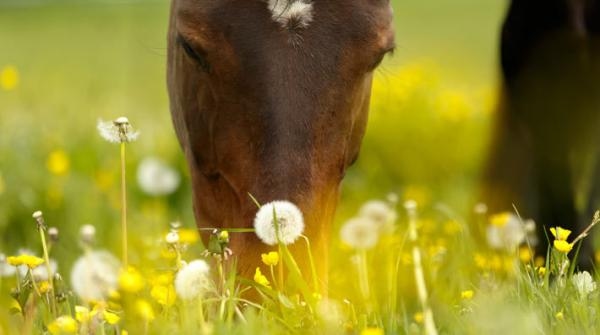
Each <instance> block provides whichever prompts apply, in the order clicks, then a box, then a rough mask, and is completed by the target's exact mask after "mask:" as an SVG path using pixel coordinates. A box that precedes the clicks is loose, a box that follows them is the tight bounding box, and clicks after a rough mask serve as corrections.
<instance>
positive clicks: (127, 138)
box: [97, 116, 140, 143]
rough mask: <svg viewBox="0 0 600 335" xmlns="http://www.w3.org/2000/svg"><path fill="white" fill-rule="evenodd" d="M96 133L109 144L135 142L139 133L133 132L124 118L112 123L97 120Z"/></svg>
mask: <svg viewBox="0 0 600 335" xmlns="http://www.w3.org/2000/svg"><path fill="white" fill-rule="evenodd" d="M97 128H98V133H99V134H100V136H101V137H102V138H103V139H105V140H106V141H108V142H110V143H125V142H133V141H135V140H137V138H138V136H139V135H140V132H139V131H134V130H133V128H132V127H131V124H130V123H129V120H128V119H127V118H126V117H123V116H122V117H120V118H118V119H116V120H114V121H102V120H98V125H97Z"/></svg>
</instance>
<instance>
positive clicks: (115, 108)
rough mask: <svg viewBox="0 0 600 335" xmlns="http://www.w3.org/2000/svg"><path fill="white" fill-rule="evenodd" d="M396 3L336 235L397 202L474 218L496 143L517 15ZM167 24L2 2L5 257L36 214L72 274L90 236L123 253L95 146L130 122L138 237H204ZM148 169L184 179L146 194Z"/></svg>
mask: <svg viewBox="0 0 600 335" xmlns="http://www.w3.org/2000/svg"><path fill="white" fill-rule="evenodd" d="M393 2H394V9H395V16H396V17H395V20H396V21H395V23H396V39H397V45H398V47H397V50H396V52H395V55H394V56H393V57H392V58H389V59H387V60H386V62H385V63H384V64H383V66H382V67H381V68H380V69H379V70H378V73H377V79H376V83H375V85H374V86H375V87H374V94H373V103H372V109H371V117H370V123H369V128H368V131H367V134H366V138H365V141H364V144H363V149H362V152H361V157H360V158H359V160H358V162H357V164H356V165H355V166H354V167H352V168H351V169H350V171H349V173H348V174H347V177H346V179H345V181H344V183H343V192H342V197H341V203H340V208H339V210H338V216H337V220H336V222H338V223H339V222H341V221H343V220H345V219H346V218H348V217H349V216H351V215H353V214H354V213H355V211H356V209H357V207H358V206H359V204H360V203H362V202H364V201H366V200H368V199H371V198H384V197H385V196H386V195H387V194H388V193H389V192H395V193H397V194H398V195H399V196H400V198H408V197H410V198H415V199H417V200H418V201H419V202H420V203H421V204H422V205H423V206H430V207H432V206H434V205H436V204H445V205H447V208H451V209H452V210H453V211H455V212H456V213H459V214H460V213H465V211H466V210H468V208H469V207H470V206H471V204H472V200H473V194H474V192H473V191H474V190H475V185H476V181H477V175H478V173H479V170H480V166H481V162H482V157H483V153H484V150H485V147H486V144H487V142H488V138H489V127H490V121H491V117H492V116H493V107H494V104H495V96H496V94H495V92H496V82H497V75H496V74H497V49H498V48H497V46H498V34H499V28H500V24H501V21H502V16H503V12H504V10H505V6H506V5H507V1H501V0H488V1H480V0H454V1H450V0H428V1H425V0H405V1H399V0H396V1H393ZM168 10H169V1H167V0H156V1H150V0H139V1H125V0H124V1H120V0H106V1H100V0H98V1H88V0H77V1H67V0H64V1H60V0H0V71H2V74H1V76H0V83H1V86H0V232H1V237H0V252H4V253H6V254H12V253H15V252H16V250H17V249H18V248H20V247H29V248H31V249H33V250H34V251H36V252H39V242H38V239H37V235H36V233H35V229H34V228H35V226H34V222H33V219H32V218H31V213H32V212H33V211H35V210H42V211H44V213H45V217H46V220H47V222H48V224H49V225H51V226H57V227H59V229H60V231H61V240H62V242H61V243H58V244H57V245H56V246H55V249H54V250H53V253H54V254H55V256H56V258H59V259H61V260H63V261H65V262H66V263H67V264H61V267H62V266H68V264H70V262H71V261H72V260H73V259H74V258H75V257H76V256H77V254H78V252H74V251H76V250H77V245H76V241H77V231H78V227H79V226H80V225H82V224H86V223H91V224H93V225H95V226H96V227H97V230H98V235H99V240H100V244H101V245H105V246H107V247H109V248H111V249H113V250H114V251H117V250H118V244H119V189H118V182H119V171H118V146H115V145H112V144H109V143H107V142H105V141H103V140H102V139H101V138H100V136H98V134H97V132H96V123H97V121H98V119H99V118H101V119H104V120H112V119H114V118H116V117H118V116H121V115H126V116H128V117H129V119H130V121H131V123H132V124H133V126H134V127H135V128H137V129H139V130H140V131H141V136H140V139H139V140H138V141H137V142H135V143H132V144H131V145H129V146H128V149H127V152H128V178H129V182H130V183H129V208H130V211H129V212H130V215H129V218H130V222H131V223H132V229H133V232H132V236H151V235H152V234H148V233H152V232H155V233H158V232H161V231H164V230H166V228H167V225H168V223H169V222H171V221H174V220H180V221H181V222H183V224H184V225H185V226H188V227H193V226H194V222H193V217H192V212H191V193H190V188H189V186H188V185H187V179H186V178H187V177H186V176H185V173H186V172H185V162H184V160H183V157H182V154H181V152H180V150H179V146H178V144H177V142H176V138H175V135H174V132H173V130H172V127H171V121H170V115H169V111H168V100H167V94H166V85H165V62H166V49H165V44H166V43H165V39H166V38H165V35H166V27H167V20H168ZM147 156H157V157H159V158H161V159H163V160H165V161H166V162H168V163H169V164H171V165H172V166H173V167H174V168H176V169H177V170H178V171H179V173H181V174H182V175H183V176H184V180H183V182H182V184H181V186H180V187H179V188H178V190H177V191H176V192H175V193H173V194H171V195H168V196H162V197H152V196H149V195H147V194H144V192H142V191H141V190H140V188H139V187H138V185H137V184H136V168H137V165H138V163H139V161H140V160H141V159H143V158H144V157H147ZM142 232H143V233H144V234H141V233H142ZM136 240H137V241H136V242H134V243H145V241H143V239H136ZM134 261H135V260H134Z"/></svg>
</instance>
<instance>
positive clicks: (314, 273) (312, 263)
mask: <svg viewBox="0 0 600 335" xmlns="http://www.w3.org/2000/svg"><path fill="white" fill-rule="evenodd" d="M300 237H302V238H303V239H304V241H305V242H306V251H307V253H308V261H309V263H310V270H311V272H312V279H313V286H314V290H315V292H319V281H318V279H317V268H316V267H315V260H314V259H313V255H312V251H311V248H310V240H309V239H308V237H306V236H305V235H300Z"/></svg>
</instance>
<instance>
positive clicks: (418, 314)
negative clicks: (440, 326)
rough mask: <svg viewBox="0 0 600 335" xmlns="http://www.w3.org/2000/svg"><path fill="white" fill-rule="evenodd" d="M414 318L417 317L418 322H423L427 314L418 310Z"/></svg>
mask: <svg viewBox="0 0 600 335" xmlns="http://www.w3.org/2000/svg"><path fill="white" fill-rule="evenodd" d="M413 318H414V319H415V322H416V323H423V320H424V319H425V316H424V315H423V313H422V312H417V313H415V315H414V316H413Z"/></svg>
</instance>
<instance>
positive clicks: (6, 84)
mask: <svg viewBox="0 0 600 335" xmlns="http://www.w3.org/2000/svg"><path fill="white" fill-rule="evenodd" d="M17 85H19V71H17V68H16V67H14V66H5V67H4V68H3V69H2V71H0V87H1V88H2V89H4V90H6V91H10V90H12V89H14V88H15V87H17Z"/></svg>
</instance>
